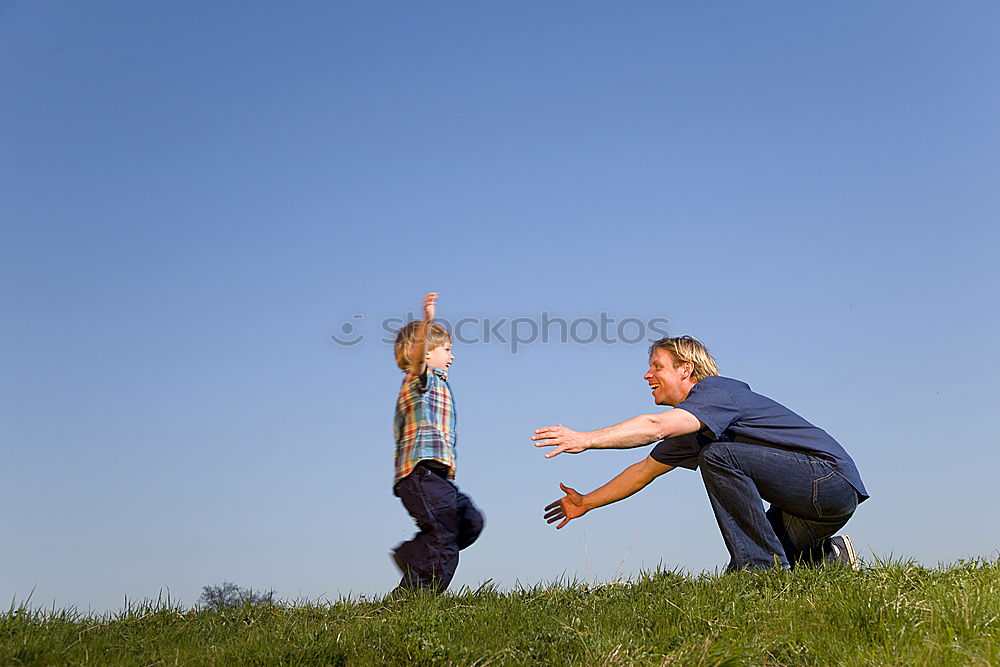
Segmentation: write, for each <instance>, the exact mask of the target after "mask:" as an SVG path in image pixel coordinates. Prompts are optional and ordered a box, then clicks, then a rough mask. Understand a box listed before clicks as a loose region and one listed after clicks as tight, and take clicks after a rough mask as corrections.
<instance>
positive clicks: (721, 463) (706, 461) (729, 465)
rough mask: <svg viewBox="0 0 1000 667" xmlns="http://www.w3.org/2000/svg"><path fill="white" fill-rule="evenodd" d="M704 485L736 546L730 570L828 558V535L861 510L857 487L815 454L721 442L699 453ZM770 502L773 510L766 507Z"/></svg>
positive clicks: (785, 565) (732, 548) (727, 538)
mask: <svg viewBox="0 0 1000 667" xmlns="http://www.w3.org/2000/svg"><path fill="white" fill-rule="evenodd" d="M698 465H699V466H700V468H701V476H702V479H703V480H704V481H705V490H706V491H708V498H709V500H710V501H711V503H712V509H713V510H714V512H715V518H716V520H717V521H718V522H719V528H720V529H721V530H722V537H723V539H724V540H725V542H726V548H727V549H729V556H730V561H729V566H728V568H727V569H728V570H730V571H732V570H742V569H747V568H749V569H764V568H770V567H773V566H774V564H775V557H777V563H778V564H779V565H780V566H781V567H783V568H785V569H788V568H790V567H792V566H794V565H797V564H802V563H816V562H821V561H822V560H824V559H825V558H826V557H827V556H829V554H830V547H829V540H828V538H829V537H830V536H831V535H833V534H834V533H836V532H837V531H838V530H839V529H840V528H841V527H842V526H843V525H844V524H845V523H847V520H848V519H850V518H851V515H852V514H854V510H855V509H856V508H857V506H858V493H857V491H855V490H854V487H853V486H851V484H850V482H848V481H847V480H846V479H844V478H843V477H841V475H840V474H839V473H837V471H836V470H835V469H834V467H833V465H832V464H830V463H829V462H827V461H824V460H823V459H820V458H818V457H816V456H815V455H810V454H804V453H801V452H793V451H788V450H784V449H776V448H774V447H766V446H763V445H756V444H748V443H742V442H715V443H712V444H710V445H708V446H706V447H704V448H702V450H701V453H700V454H699V456H698ZM762 500H766V501H767V502H768V503H770V505H771V507H770V509H769V510H768V511H767V512H765V511H764V503H763V502H762Z"/></svg>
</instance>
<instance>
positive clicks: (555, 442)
mask: <svg viewBox="0 0 1000 667" xmlns="http://www.w3.org/2000/svg"><path fill="white" fill-rule="evenodd" d="M531 439H532V440H541V441H542V442H536V443H535V447H552V446H555V449H554V450H552V451H551V452H549V453H548V454H546V455H545V458H547V459H551V458H552V457H553V456H557V455H559V454H562V453H563V452H569V453H570V454H579V453H580V452H585V451H587V450H588V449H590V445H589V444H587V436H586V435H585V433H582V432H580V431H574V430H573V429H571V428H566V427H565V426H563V425H562V424H556V425H555V426H544V427H542V428H536V429H535V435H533V436H531Z"/></svg>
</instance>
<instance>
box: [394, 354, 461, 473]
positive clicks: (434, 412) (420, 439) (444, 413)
mask: <svg viewBox="0 0 1000 667" xmlns="http://www.w3.org/2000/svg"><path fill="white" fill-rule="evenodd" d="M425 380H426V385H425V384H424V381H425ZM455 425H456V419H455V400H454V398H452V395H451V387H450V386H449V385H448V374H447V373H446V372H445V371H443V370H441V369H440V368H431V367H428V368H427V372H426V374H425V375H422V376H420V375H407V376H406V377H405V378H404V379H403V386H402V387H400V388H399V397H398V398H397V399H396V418H395V420H394V426H395V432H396V476H395V479H394V480H393V483H395V482H398V481H399V480H401V479H403V478H404V477H406V476H407V475H409V474H410V473H411V472H413V468H414V466H416V465H417V464H418V463H419V462H420V461H424V460H428V459H430V460H434V461H438V462H440V463H442V464H444V465H446V466H448V477H449V478H452V479H454V477H455V444H456V441H455Z"/></svg>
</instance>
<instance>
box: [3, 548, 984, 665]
mask: <svg viewBox="0 0 1000 667" xmlns="http://www.w3.org/2000/svg"><path fill="white" fill-rule="evenodd" d="M998 640H1000V561H971V562H960V563H958V564H956V565H951V566H948V567H943V568H939V569H928V568H924V567H921V566H918V565H916V564H913V563H900V562H889V563H878V564H876V565H875V566H872V567H866V568H864V569H862V570H861V571H851V570H847V569H843V568H836V567H830V568H821V569H814V570H810V569H800V570H797V571H795V572H781V571H774V572H765V573H757V574H750V573H738V574H732V575H726V576H721V577H716V576H707V575H706V576H696V577H689V576H683V575H681V574H678V573H672V572H657V573H649V574H646V575H643V576H642V577H640V578H639V579H637V580H636V581H633V582H629V583H627V584H606V585H598V586H584V585H578V584H574V583H561V584H554V585H546V586H536V587H534V588H530V589H522V590H516V591H513V592H509V593H503V592H499V591H497V590H495V589H493V588H492V587H490V586H489V585H485V586H483V587H481V588H480V589H479V590H477V591H468V590H464V591H460V592H459V593H457V594H454V595H451V594H448V595H444V596H440V597H434V596H430V595H422V594H414V595H411V596H407V597H402V598H398V599H394V600H381V599H375V600H368V599H364V598H361V599H357V600H341V601H338V602H335V603H330V604H305V605H292V606H271V607H245V608H242V609H230V610H225V611H223V612H221V613H216V612H210V611H200V612H197V613H191V612H187V611H185V610H182V609H180V608H177V607H176V606H174V605H171V604H170V603H164V602H149V603H144V604H141V605H135V606H132V607H131V608H130V609H128V610H126V611H124V612H122V613H119V614H116V615H112V616H109V617H93V616H87V615H83V614H79V613H77V612H74V611H72V610H66V611H56V612H52V611H42V610H32V609H29V608H27V607H26V606H25V605H21V606H19V607H12V608H11V609H10V610H9V611H8V612H6V613H5V614H0V664H3V665H18V664H133V665H156V664H168V665H170V664H182V665H211V664H268V665H281V664H289V665H291V664H309V665H312V664H386V663H388V664H407V665H409V664H425V665H431V664H460V665H487V664H494V665H504V664H509V665H523V664H529V663H534V664H552V665H580V664H584V665H616V664H620V665H633V664H648V665H661V664H676V665H799V664H814V665H831V664H842V665H885V664H891V665H992V664H1000V644H998Z"/></svg>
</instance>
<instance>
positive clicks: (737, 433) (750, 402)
mask: <svg viewBox="0 0 1000 667" xmlns="http://www.w3.org/2000/svg"><path fill="white" fill-rule="evenodd" d="M676 407H677V408H680V409H682V410H687V411H688V412H690V413H691V414H693V415H694V416H695V417H697V418H698V419H699V420H700V421H701V423H702V424H704V425H705V426H706V427H707V428H704V429H702V430H701V431H699V432H698V433H691V434H688V435H682V436H680V437H677V438H665V439H663V440H661V441H660V442H659V443H657V444H656V446H655V447H653V451H651V452H650V454H649V455H650V456H652V457H653V459H655V460H656V461H659V462H660V463H664V464H666V465H671V466H676V467H680V468H690V469H691V470H695V469H696V468H697V467H698V452H699V451H701V448H702V447H704V446H706V445H708V444H711V443H713V442H747V443H751V444H760V445H766V446H770V447H777V448H779V449H790V450H793V451H798V452H805V453H808V454H815V455H817V456H818V457H819V458H822V459H823V460H825V461H829V462H830V463H831V464H833V466H834V468H836V470H837V472H838V473H840V474H841V475H842V476H843V477H844V478H845V479H846V480H847V481H848V482H850V483H851V486H853V487H854V488H855V489H856V490H857V492H858V494H859V495H860V496H861V499H862V500H864V499H866V498H868V492H867V491H866V490H865V485H864V483H862V481H861V475H860V474H858V468H857V466H855V465H854V460H853V459H851V457H850V456H849V455H848V454H847V452H846V451H844V448H843V447H841V446H840V443H838V442H837V441H836V440H834V439H833V438H832V437H831V436H830V435H829V434H828V433H827V432H826V431H824V430H823V429H821V428H819V427H816V426H813V425H812V424H810V423H809V422H807V421H806V420H805V419H803V418H802V417H800V416H798V415H797V414H795V413H794V412H792V411H791V410H789V409H788V408H786V407H785V406H783V405H781V404H780V403H778V402H777V401H773V400H771V399H770V398H767V397H766V396H761V395H760V394H756V393H754V392H753V391H751V390H750V386H749V385H748V384H747V383H745V382H740V381H739V380H733V379H731V378H725V377H719V376H710V377H707V378H705V379H703V380H701V381H700V382H698V383H697V384H696V385H695V386H693V387H692V388H691V391H690V393H688V397H687V398H686V399H684V400H683V401H681V402H680V403H678V404H677V405H676Z"/></svg>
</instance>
